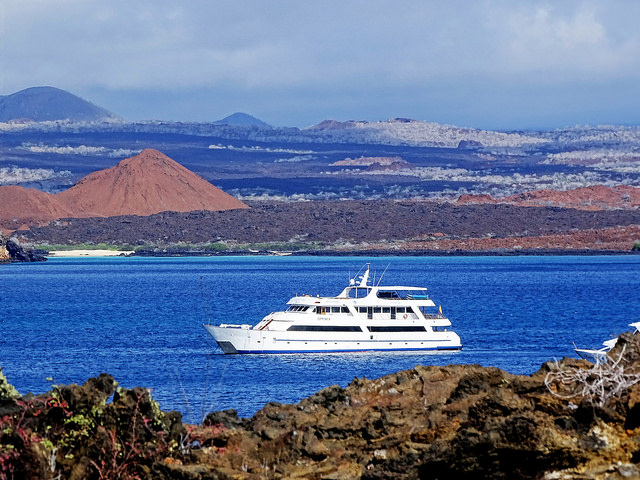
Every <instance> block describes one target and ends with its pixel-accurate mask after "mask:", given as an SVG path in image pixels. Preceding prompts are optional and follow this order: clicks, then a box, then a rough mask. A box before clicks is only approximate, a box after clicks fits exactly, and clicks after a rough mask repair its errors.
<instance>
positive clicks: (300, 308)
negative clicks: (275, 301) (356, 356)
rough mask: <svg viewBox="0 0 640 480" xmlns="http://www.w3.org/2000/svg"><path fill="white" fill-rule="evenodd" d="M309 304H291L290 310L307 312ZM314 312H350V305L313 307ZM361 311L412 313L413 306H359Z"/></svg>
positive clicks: (323, 313)
mask: <svg viewBox="0 0 640 480" xmlns="http://www.w3.org/2000/svg"><path fill="white" fill-rule="evenodd" d="M309 308H312V307H309V306H304V305H291V306H290V307H289V308H288V309H287V311H288V312H306V311H307V310H308V309H309ZM313 312H314V313H317V314H319V315H326V314H327V313H349V308H348V307H313ZM358 312H359V313H391V314H393V313H411V307H358Z"/></svg>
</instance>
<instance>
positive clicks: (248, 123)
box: [213, 112, 271, 127]
mask: <svg viewBox="0 0 640 480" xmlns="http://www.w3.org/2000/svg"><path fill="white" fill-rule="evenodd" d="M213 123H214V125H229V126H233V127H271V125H269V124H268V123H265V122H263V121H262V120H260V119H259V118H256V117H254V116H251V115H249V114H247V113H242V112H236V113H233V114H231V115H229V116H227V117H224V118H223V119H221V120H218V121H216V122H213Z"/></svg>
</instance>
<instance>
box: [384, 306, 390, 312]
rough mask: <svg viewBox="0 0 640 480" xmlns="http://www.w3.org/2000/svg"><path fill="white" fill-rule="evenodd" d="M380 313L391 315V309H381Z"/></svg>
mask: <svg viewBox="0 0 640 480" xmlns="http://www.w3.org/2000/svg"><path fill="white" fill-rule="evenodd" d="M382 313H391V308H389V307H382Z"/></svg>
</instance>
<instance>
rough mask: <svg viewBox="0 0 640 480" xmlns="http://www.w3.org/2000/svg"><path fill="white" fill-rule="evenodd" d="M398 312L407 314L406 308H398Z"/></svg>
mask: <svg viewBox="0 0 640 480" xmlns="http://www.w3.org/2000/svg"><path fill="white" fill-rule="evenodd" d="M396 311H397V312H398V313H404V312H405V307H398V308H396Z"/></svg>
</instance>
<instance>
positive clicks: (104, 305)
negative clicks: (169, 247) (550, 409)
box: [0, 256, 640, 422]
mask: <svg viewBox="0 0 640 480" xmlns="http://www.w3.org/2000/svg"><path fill="white" fill-rule="evenodd" d="M366 261H367V259H364V258H362V257H207V258H135V257H134V258H118V257H116V258H99V259H95V258H71V259H63V258H58V259H56V258H54V259H51V260H49V261H48V262H46V263H37V264H12V265H7V266H2V267H1V268H0V282H1V285H2V288H0V292H1V293H0V295H1V296H0V366H1V367H2V369H3V371H4V373H5V375H6V376H7V378H8V379H9V381H10V382H11V383H13V384H14V385H15V386H16V387H17V388H18V390H19V391H20V392H21V393H26V392H29V391H31V392H34V393H40V392H45V391H47V390H49V389H50V387H51V382H50V381H48V380H47V377H51V378H53V381H54V383H82V382H84V381H85V380H86V379H88V378H89V377H92V376H96V375H98V374H100V373H101V372H108V373H110V374H112V375H113V376H114V377H115V378H116V380H118V382H119V383H120V384H121V385H122V386H124V387H134V386H143V387H147V388H151V389H153V396H154V398H155V399H156V400H158V401H159V402H160V405H161V407H162V408H163V409H165V410H167V409H175V410H180V411H181V412H182V413H183V414H184V416H185V418H186V420H188V421H191V422H199V421H200V419H201V418H202V416H203V415H204V414H206V413H207V412H210V411H214V410H221V409H226V408H235V409H237V410H238V412H239V414H240V415H241V416H250V415H252V414H254V413H255V412H256V411H257V410H259V409H260V408H261V407H262V406H263V405H264V404H265V403H266V402H268V401H277V402H282V403H292V402H297V401H299V400H301V399H302V398H304V397H306V396H308V395H311V394H313V393H314V392H316V391H318V390H320V389H322V388H324V387H326V386H329V385H333V384H338V385H341V386H346V385H347V384H348V383H349V382H350V381H351V380H353V379H354V378H355V377H367V378H377V377H379V376H382V375H385V374H388V373H391V372H395V371H399V370H404V369H409V368H412V367H414V366H415V365H418V364H421V365H447V364H451V363H461V364H471V363H476V364H481V365H485V366H496V367H500V368H503V369H505V370H507V371H509V372H511V373H516V374H530V373H533V372H534V371H536V370H537V369H538V368H539V367H540V365H541V364H542V363H544V362H545V361H547V360H552V359H553V358H561V357H563V356H574V353H573V342H575V343H576V344H577V345H578V346H581V347H587V348H598V347H600V346H601V343H602V342H603V341H604V340H607V339H609V338H611V337H612V336H615V335H618V334H619V333H621V332H623V331H626V330H629V327H628V324H629V323H631V322H634V321H639V320H640V295H639V291H640V257H637V256H611V257H610V256H606V257H605V256H603V257H437V258H436V257H389V258H375V259H373V260H372V270H377V272H378V274H380V273H381V272H382V271H383V270H384V269H385V267H387V265H388V269H387V272H386V273H385V276H384V281H383V284H396V285H397V284H405V285H415V286H426V287H427V288H428V289H429V291H430V295H431V298H433V299H434V301H435V302H436V303H437V304H442V307H443V310H444V312H445V313H446V314H447V315H448V316H449V318H450V319H451V320H452V322H453V329H454V330H455V331H456V332H457V333H458V334H459V335H460V337H461V339H462V344H463V349H462V350H461V351H460V352H454V353H451V352H450V353H427V354H425V353H349V354H306V355H303V354H300V355H224V354H222V352H221V351H220V350H219V349H218V348H217V346H216V344H215V342H214V341H213V340H212V339H211V338H210V337H209V335H208V334H207V333H206V331H205V330H204V328H203V327H202V323H206V322H208V321H209V320H211V321H212V322H214V323H221V322H225V323H256V322H258V321H259V320H260V319H261V318H262V317H263V316H264V315H266V314H267V313H269V312H271V311H275V310H280V309H282V308H283V307H284V305H285V303H286V302H287V300H289V298H290V297H292V296H293V295H294V294H295V293H309V294H317V293H319V294H321V295H335V294H337V293H339V292H340V291H341V290H342V288H343V287H344V286H345V285H346V283H347V282H348V278H349V275H351V276H353V275H354V274H355V273H356V272H357V271H358V270H359V269H360V267H362V265H363V264H364V263H365V262H366Z"/></svg>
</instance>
